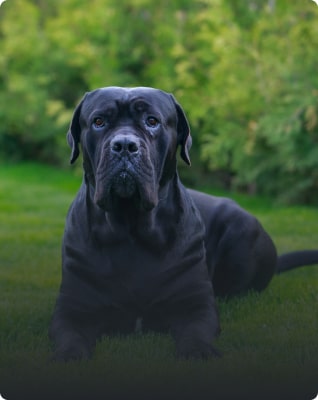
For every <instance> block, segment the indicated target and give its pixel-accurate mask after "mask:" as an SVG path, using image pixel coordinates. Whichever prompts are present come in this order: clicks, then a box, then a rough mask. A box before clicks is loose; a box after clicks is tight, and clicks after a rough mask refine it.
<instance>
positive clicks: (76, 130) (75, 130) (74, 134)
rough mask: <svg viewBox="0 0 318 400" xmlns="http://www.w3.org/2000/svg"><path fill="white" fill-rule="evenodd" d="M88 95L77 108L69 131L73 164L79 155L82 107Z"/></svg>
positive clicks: (68, 139) (71, 161) (68, 137)
mask: <svg viewBox="0 0 318 400" xmlns="http://www.w3.org/2000/svg"><path fill="white" fill-rule="evenodd" d="M85 97H86V95H85V96H84V97H83V98H82V100H81V102H80V103H79V104H78V105H77V107H76V108H75V111H74V114H73V117H72V121H71V124H70V128H69V130H68V132H67V135H66V138H67V142H68V144H69V146H70V148H71V149H72V154H71V160H70V163H71V164H73V163H74V162H75V161H76V159H77V157H78V156H79V153H80V151H79V143H80V140H81V126H80V121H79V119H80V114H81V109H82V105H83V102H84V100H85Z"/></svg>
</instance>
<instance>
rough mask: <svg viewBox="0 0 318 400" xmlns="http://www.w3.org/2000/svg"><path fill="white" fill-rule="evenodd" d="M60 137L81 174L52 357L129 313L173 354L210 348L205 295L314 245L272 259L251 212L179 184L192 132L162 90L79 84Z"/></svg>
mask: <svg viewBox="0 0 318 400" xmlns="http://www.w3.org/2000/svg"><path fill="white" fill-rule="evenodd" d="M68 142H69V144H70V146H71V148H72V158H71V162H72V163H73V162H74V161H75V160H76V159H77V157H78V155H79V143H81V147H82V152H83V159H84V179H83V183H82V186H81V188H80V190H79V193H78V195H77V197H76V198H75V200H74V202H73V204H72V205H71V208H70V210H69V213H68V216H67V221H66V229H65V235H64V242H63V277H62V284H61V288H60V294H59V297H58V300H57V303H56V308H55V312H54V316H53V320H52V324H51V327H50V337H51V338H52V340H53V341H54V343H55V356H54V357H55V359H56V360H70V359H80V358H82V357H89V356H91V354H92V351H93V348H94V345H95V342H96V340H97V339H98V338H99V337H100V336H101V335H103V334H110V333H116V332H118V333H129V332H133V331H134V330H135V326H136V321H137V320H139V321H142V329H143V331H148V330H154V331H170V332H171V333H172V334H173V336H174V338H175V341H176V348H177V355H178V356H179V357H185V358H189V357H191V358H192V357H196V358H198V357H199V358H201V357H208V356H210V355H214V354H217V351H216V350H215V349H214V348H213V347H212V341H213V339H214V338H215V337H216V335H217V334H218V332H219V319H218V314H217V309H216V304H215V295H222V296H232V295H237V294H241V293H244V292H246V291H248V290H250V289H254V290H258V291H260V290H262V289H264V288H265V287H266V286H267V284H268V283H269V281H270V280H271V278H272V276H273V274H274V273H275V272H279V271H280V270H283V269H288V268H289V267H293V266H295V265H294V264H295V263H296V265H300V264H301V265H303V264H308V263H318V251H311V252H298V253H292V254H290V255H287V256H284V257H283V258H281V259H278V261H277V256H276V250H275V247H274V245H273V243H272V240H271V239H270V237H269V236H268V234H267V233H266V232H265V231H264V230H263V228H262V227H261V225H260V224H259V222H258V221H257V220H256V219H255V218H254V217H253V216H251V215H250V214H248V213H247V212H246V211H244V210H243V209H241V208H240V207H239V206H238V205H237V204H236V203H234V202H233V201H231V200H228V199H224V198H216V197H212V196H208V195H206V194H203V193H199V192H196V191H193V190H187V189H185V188H184V187H183V186H182V184H181V183H180V181H179V178H178V175H177V172H176V151H177V147H178V146H180V148H181V158H182V159H183V160H184V161H185V162H186V163H187V164H190V159H189V154H188V150H189V148H190V146H191V137H190V132H189V125H188V122H187V119H186V117H185V115H184V112H183V110H182V108H181V107H180V105H179V104H178V103H177V102H176V101H175V99H174V97H173V96H172V95H170V94H167V93H165V92H162V91H160V90H156V89H152V88H133V89H124V88H117V87H110V88H103V89H97V90H95V91H93V92H90V93H87V94H86V95H85V97H84V98H83V100H82V101H81V103H80V104H79V105H78V107H77V108H76V110H75V113H74V116H73V120H72V122H71V126H70V130H69V132H68ZM297 257H298V258H297ZM279 260H281V261H279ZM294 260H296V262H295V261H294ZM293 263H294V264H293Z"/></svg>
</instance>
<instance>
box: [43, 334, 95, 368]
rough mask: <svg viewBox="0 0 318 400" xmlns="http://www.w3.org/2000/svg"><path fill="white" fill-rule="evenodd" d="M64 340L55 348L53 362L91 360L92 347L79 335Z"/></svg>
mask: <svg viewBox="0 0 318 400" xmlns="http://www.w3.org/2000/svg"><path fill="white" fill-rule="evenodd" d="M63 339H64V340H63V341H60V343H59V344H58V345H57V346H56V348H55V351H54V354H53V356H52V358H51V361H52V362H69V361H79V360H88V359H89V358H91V356H92V350H91V348H90V346H89V345H88V343H86V341H85V340H83V339H82V338H81V337H80V336H79V335H69V336H67V337H66V338H65V337H64V338H63Z"/></svg>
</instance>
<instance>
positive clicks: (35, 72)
mask: <svg viewBox="0 0 318 400" xmlns="http://www.w3.org/2000/svg"><path fill="white" fill-rule="evenodd" d="M317 19H318V7H317V6H316V5H315V4H314V2H310V1H308V2H290V1H289V0H280V1H279V2H278V1H275V0H268V1H264V0H246V1H245V2H238V1H231V2H224V1H221V0H176V1H173V2H171V1H168V0H157V1H156V2H153V1H151V0H122V1H120V2H119V1H115V0H91V1H90V2H84V1H80V0H55V1H54V2H45V1H43V0H37V1H27V0H14V1H13V0H8V1H6V2H5V3H3V5H2V6H1V8H0V157H1V158H2V159H10V160H16V161H18V160H24V159H33V160H34V159H35V160H39V161H42V162H43V161H45V162H49V163H60V164H62V163H65V162H66V161H67V159H68V152H67V150H68V149H67V146H66V144H65V135H64V133H65V132H66V130H67V127H68V124H69V121H70V118H71V115H72V111H73V108H74V106H75V104H76V103H77V102H78V101H79V99H80V98H81V96H82V95H83V94H84V92H85V91H88V90H92V89H94V88H96V87H100V86H108V85H118V86H136V85H137V86H139V85H143V86H154V87H159V88H161V89H163V90H166V91H170V92H173V93H174V95H175V96H176V98H177V99H178V100H179V102H180V103H181V104H182V105H183V107H184V109H185V110H186V113H187V115H188V117H189V121H190V124H191V126H192V132H193V137H194V149H193V150H194V154H195V158H198V157H199V156H200V158H201V166H202V167H200V168H196V169H194V174H195V176H196V179H195V180H196V181H198V180H199V178H200V177H201V175H200V174H202V172H204V171H209V174H211V175H210V176H211V177H212V178H211V179H213V177H215V178H216V179H217V180H219V183H220V184H223V185H224V186H227V187H230V188H236V189H240V190H244V191H248V192H257V193H260V194H266V195H270V196H273V197H276V198H278V199H280V200H281V201H284V202H302V203H312V204H317V203H318V74H317V67H318V64H317V55H316V54H317V48H318V23H317ZM187 175H188V173H187ZM202 176H203V175H202ZM189 179H190V181H191V178H189ZM192 181H194V179H193V177H192Z"/></svg>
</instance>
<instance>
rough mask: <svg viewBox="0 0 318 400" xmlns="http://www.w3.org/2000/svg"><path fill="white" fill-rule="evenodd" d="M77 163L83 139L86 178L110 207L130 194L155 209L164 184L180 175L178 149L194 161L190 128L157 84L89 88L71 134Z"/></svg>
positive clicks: (100, 200) (138, 204)
mask: <svg viewBox="0 0 318 400" xmlns="http://www.w3.org/2000/svg"><path fill="white" fill-rule="evenodd" d="M67 139H68V143H69V145H70V146H71V148H72V155H71V163H73V162H74V161H75V160H76V159H77V157H78V156H79V144H81V147H82V151H83V158H84V170H85V177H86V179H87V181H88V183H89V184H91V185H92V186H93V188H94V201H95V202H96V204H98V206H100V207H101V208H102V209H104V210H105V211H112V210H113V208H114V206H115V204H116V202H117V203H118V201H119V200H121V199H126V200H127V199H128V200H129V201H130V202H132V203H133V204H134V205H135V206H136V207H137V208H139V209H143V210H148V211H149V210H151V209H153V208H154V207H155V206H156V205H157V203H158V199H159V197H158V196H159V190H160V187H162V186H164V185H165V184H166V183H167V182H168V181H169V180H170V179H171V178H172V177H173V176H174V174H175V170H176V152H177V147H178V145H180V146H181V158H182V159H183V160H184V161H185V162H186V163H187V164H189V165H190V159H189V154H188V150H189V148H190V146H191V136H190V129H189V124H188V122H187V119H186V117H185V115H184V112H183V110H182V108H181V106H180V105H179V104H178V103H177V102H176V100H175V99H174V97H173V96H172V95H171V94H168V93H165V92H163V91H161V90H158V89H152V88H143V87H141V88H131V89H128V88H119V87H107V88H101V89H97V90H94V91H93V92H89V93H87V94H86V95H85V96H84V98H83V99H82V101H81V102H80V104H79V105H78V106H77V108H76V109H75V112H74V115H73V119H72V122H71V125H70V129H69V131H68V134H67Z"/></svg>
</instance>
